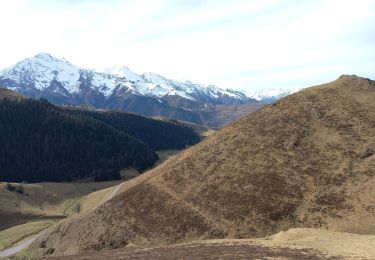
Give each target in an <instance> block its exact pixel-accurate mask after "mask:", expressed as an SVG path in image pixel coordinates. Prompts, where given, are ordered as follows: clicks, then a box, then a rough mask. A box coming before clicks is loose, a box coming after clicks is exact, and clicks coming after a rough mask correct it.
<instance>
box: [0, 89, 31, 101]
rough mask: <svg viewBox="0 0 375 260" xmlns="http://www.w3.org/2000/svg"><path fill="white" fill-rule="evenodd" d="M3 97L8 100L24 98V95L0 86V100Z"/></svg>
mask: <svg viewBox="0 0 375 260" xmlns="http://www.w3.org/2000/svg"><path fill="white" fill-rule="evenodd" d="M5 98H6V99H9V100H20V99H25V98H26V97H25V96H23V95H21V94H18V93H17V92H14V91H11V90H9V89H5V88H1V87H0V100H3V99H5Z"/></svg>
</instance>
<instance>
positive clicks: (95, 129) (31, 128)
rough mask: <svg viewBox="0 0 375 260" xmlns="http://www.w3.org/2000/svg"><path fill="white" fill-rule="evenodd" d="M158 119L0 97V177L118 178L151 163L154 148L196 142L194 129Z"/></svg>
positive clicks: (30, 179)
mask: <svg viewBox="0 0 375 260" xmlns="http://www.w3.org/2000/svg"><path fill="white" fill-rule="evenodd" d="M122 114H123V115H122ZM126 118H129V120H130V122H129V123H128V124H127V123H126ZM160 122H161V121H159V120H152V119H149V118H145V117H141V116H136V115H128V114H126V113H117V112H116V113H115V112H113V113H112V112H90V111H79V110H70V109H65V108H61V107H57V106H55V105H52V104H50V103H49V102H48V101H46V100H32V99H25V100H19V101H10V100H7V99H5V100H2V101H0V180H1V181H9V182H23V181H27V182H41V181H74V180H78V179H82V178H87V177H94V178H95V179H96V180H110V179H118V178H120V175H119V170H120V169H122V168H125V167H129V166H132V167H134V168H136V169H138V170H140V171H143V170H145V169H147V168H149V167H151V166H152V165H153V164H154V163H155V162H156V160H157V155H156V153H155V151H154V149H171V148H181V147H184V146H186V145H189V144H193V143H196V142H198V141H199V137H198V136H197V134H196V133H194V132H193V130H192V129H189V128H186V127H184V126H181V125H179V124H175V123H166V122H162V123H163V124H161V123H160ZM164 123H166V124H164ZM164 127H165V128H164ZM137 137H138V138H139V139H138V138H137ZM179 137H182V138H179ZM163 139H166V140H168V141H167V142H168V143H167V145H163V144H162V142H163Z"/></svg>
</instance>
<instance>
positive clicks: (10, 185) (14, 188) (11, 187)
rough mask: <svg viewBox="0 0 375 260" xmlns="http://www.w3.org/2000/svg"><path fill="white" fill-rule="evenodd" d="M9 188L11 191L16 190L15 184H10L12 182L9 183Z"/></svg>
mask: <svg viewBox="0 0 375 260" xmlns="http://www.w3.org/2000/svg"><path fill="white" fill-rule="evenodd" d="M7 190H9V191H15V190H16V187H15V186H13V185H12V184H10V183H7Z"/></svg>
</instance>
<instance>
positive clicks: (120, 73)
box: [104, 66, 142, 81]
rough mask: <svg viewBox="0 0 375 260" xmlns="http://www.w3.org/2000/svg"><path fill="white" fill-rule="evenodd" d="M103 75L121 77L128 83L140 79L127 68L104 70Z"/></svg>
mask: <svg viewBox="0 0 375 260" xmlns="http://www.w3.org/2000/svg"><path fill="white" fill-rule="evenodd" d="M104 72H105V73H108V74H113V75H114V76H117V77H123V78H126V79H127V80H130V81H141V80H142V78H141V77H140V76H139V75H138V74H137V73H134V72H133V71H131V70H130V69H129V68H128V67H127V66H114V67H112V68H108V69H105V70H104Z"/></svg>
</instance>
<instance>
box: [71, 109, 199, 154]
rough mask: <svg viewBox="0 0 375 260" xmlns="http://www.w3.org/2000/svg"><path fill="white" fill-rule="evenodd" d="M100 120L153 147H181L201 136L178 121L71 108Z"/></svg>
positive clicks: (74, 112)
mask: <svg viewBox="0 0 375 260" xmlns="http://www.w3.org/2000/svg"><path fill="white" fill-rule="evenodd" d="M70 111H71V113H73V114H75V115H84V116H89V117H92V118H95V119H97V120H100V121H102V122H104V123H106V124H109V125H111V126H112V127H114V128H116V129H117V130H120V131H122V132H124V133H127V134H129V135H131V136H134V137H136V138H137V139H139V140H141V141H143V142H145V143H146V144H147V145H149V146H150V147H151V148H152V149H155V150H163V149H181V148H185V146H186V145H192V144H196V143H198V142H199V140H200V138H199V136H198V134H197V133H195V132H194V131H192V129H191V128H189V127H187V126H184V125H182V124H180V123H179V122H178V121H168V122H167V121H163V120H155V119H151V118H147V117H144V116H140V115H136V114H131V113H124V112H118V111H106V112H100V111H93V110H77V109H74V110H70Z"/></svg>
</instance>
